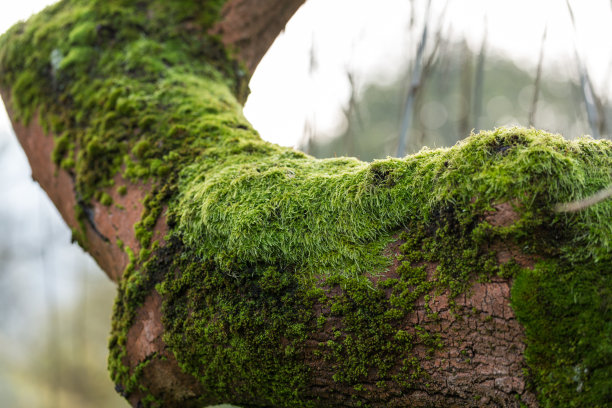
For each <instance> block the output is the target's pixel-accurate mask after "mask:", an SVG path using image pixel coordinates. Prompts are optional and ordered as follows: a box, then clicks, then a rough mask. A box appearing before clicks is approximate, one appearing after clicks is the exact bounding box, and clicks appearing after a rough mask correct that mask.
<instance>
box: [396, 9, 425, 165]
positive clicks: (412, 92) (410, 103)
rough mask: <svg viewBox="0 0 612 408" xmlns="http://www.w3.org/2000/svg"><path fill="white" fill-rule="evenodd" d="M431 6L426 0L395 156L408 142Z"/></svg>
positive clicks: (403, 152)
mask: <svg viewBox="0 0 612 408" xmlns="http://www.w3.org/2000/svg"><path fill="white" fill-rule="evenodd" d="M430 7H431V0H428V1H427V8H426V9H425V22H424V26H423V34H422V35H421V42H420V43H419V46H418V48H417V53H416V60H415V63H414V69H413V71H412V80H411V81H410V89H409V90H408V97H407V99H406V105H405V109H404V116H403V119H402V128H401V130H400V137H399V145H398V146H397V157H402V156H404V155H405V154H406V145H407V144H408V132H409V130H410V127H411V126H412V116H413V114H414V112H413V111H414V100H415V98H416V93H417V91H418V90H419V88H420V87H421V79H422V70H423V53H424V51H425V45H426V44H427V34H428V26H429V10H430Z"/></svg>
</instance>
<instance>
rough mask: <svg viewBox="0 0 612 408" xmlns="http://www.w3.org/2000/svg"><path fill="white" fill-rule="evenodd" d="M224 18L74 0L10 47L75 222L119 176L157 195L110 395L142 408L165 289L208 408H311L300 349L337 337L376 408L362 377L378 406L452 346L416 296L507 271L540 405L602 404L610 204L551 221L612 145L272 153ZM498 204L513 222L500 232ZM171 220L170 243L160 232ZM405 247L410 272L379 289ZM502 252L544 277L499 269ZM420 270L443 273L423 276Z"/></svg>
mask: <svg viewBox="0 0 612 408" xmlns="http://www.w3.org/2000/svg"><path fill="white" fill-rule="evenodd" d="M221 3H222V2H221V1H211V2H204V3H202V2H201V1H195V0H194V1H191V0H183V1H176V2H166V1H148V2H138V1H127V0H111V1H101V0H89V1H87V0H83V1H76V0H64V1H61V2H60V3H58V4H57V5H55V6H52V7H50V8H48V9H47V10H45V11H44V12H43V13H41V14H40V15H38V16H36V17H34V18H32V19H31V20H30V21H28V22H27V23H22V24H19V25H17V26H15V27H13V28H12V29H11V30H10V31H9V32H8V33H7V34H5V35H4V36H3V37H2V38H1V39H0V85H1V86H2V87H4V88H11V89H12V91H13V98H12V104H13V107H14V108H15V110H16V112H17V114H18V116H19V118H20V119H21V120H22V121H24V122H28V121H29V120H31V119H32V117H33V115H34V114H35V113H36V112H38V114H39V115H40V121H41V123H42V124H43V125H44V126H46V127H47V128H48V129H49V130H51V131H52V132H53V134H54V135H55V137H56V139H55V141H56V148H55V151H54V153H53V160H54V162H55V163H57V164H58V166H61V167H62V168H63V169H65V170H67V171H68V172H70V173H71V174H72V175H73V176H74V178H75V181H76V188H77V192H76V193H77V198H78V201H79V203H80V208H79V209H78V210H77V213H78V214H85V213H86V212H87V211H86V207H87V206H88V205H89V203H90V202H91V200H98V201H99V202H102V203H103V204H106V205H111V204H112V203H111V200H110V196H109V195H108V192H107V191H108V189H111V188H117V189H118V192H119V193H121V194H124V193H125V191H126V190H125V187H123V186H115V185H114V181H113V180H114V179H115V177H116V176H117V174H121V175H122V176H123V177H124V178H126V179H128V180H132V181H142V182H145V183H146V184H147V185H149V186H150V188H151V190H150V194H149V195H148V197H147V198H146V200H145V203H144V205H145V212H144V214H143V215H142V218H141V220H140V222H139V223H138V224H137V225H136V231H135V233H136V236H137V237H138V238H139V240H140V242H141V244H142V250H141V252H140V253H138V254H134V253H133V249H132V248H128V247H126V246H123V244H122V243H118V245H120V246H121V247H122V248H123V249H124V250H125V251H126V252H127V253H128V254H129V255H130V259H131V263H130V265H129V266H128V268H127V270H126V271H125V273H124V275H123V278H122V280H121V282H120V284H119V294H118V297H117V302H116V306H115V314H114V320H113V333H112V335H111V342H110V348H111V357H110V363H109V366H110V370H111V372H112V376H113V379H114V380H115V381H116V382H117V383H118V389H119V390H121V392H123V393H124V394H126V395H127V394H130V393H131V392H134V391H138V392H140V393H144V394H146V393H147V390H144V389H142V386H141V385H140V384H139V376H140V373H141V372H142V368H143V367H142V366H141V367H139V368H138V369H136V370H133V371H130V369H129V368H128V367H126V366H125V361H124V357H125V343H126V334H127V331H128V329H129V327H130V326H131V324H132V319H133V318H134V315H135V310H136V309H137V308H138V306H140V305H141V304H142V302H143V301H144V299H145V297H146V295H147V294H148V293H150V291H151V290H153V289H154V288H155V289H156V290H158V292H160V293H161V294H162V297H163V311H164V317H163V321H164V325H165V329H166V335H165V338H164V340H165V341H166V343H167V345H168V346H169V348H170V349H171V350H172V351H173V353H174V355H175V356H176V358H177V361H178V362H179V364H180V366H181V367H182V368H183V370H185V371H186V372H189V373H191V374H193V375H194V376H195V377H196V378H197V379H198V380H199V382H200V383H201V385H202V387H203V388H204V389H205V390H206V392H207V394H206V395H204V396H202V397H201V402H202V403H204V402H212V401H221V400H223V399H226V398H227V399H230V398H231V397H230V394H231V391H235V394H233V395H234V400H236V401H246V400H247V398H248V397H250V398H252V399H251V401H250V404H259V405H277V406H308V405H317V401H316V400H314V399H312V398H311V397H308V393H307V392H306V391H307V388H306V387H307V386H308V384H311V378H310V376H311V375H312V370H311V367H309V366H307V365H306V364H305V363H304V361H303V360H304V353H305V352H306V348H307V344H311V343H309V342H308V341H309V340H313V339H314V338H315V337H316V333H318V332H319V331H320V330H322V328H323V327H325V328H326V329H327V328H328V327H327V326H326V325H329V324H328V323H327V322H332V321H333V322H337V323H334V326H333V327H331V328H329V329H331V330H332V335H333V339H330V340H329V341H327V342H322V343H321V344H318V346H317V350H316V353H318V356H320V358H321V359H323V360H325V361H326V362H328V363H329V364H330V365H331V367H332V368H333V370H335V375H333V379H334V381H336V382H337V383H340V384H342V385H347V386H350V387H351V388H352V389H353V390H354V391H355V393H356V394H355V404H356V405H358V404H359V403H364V402H366V401H367V400H368V398H369V397H371V395H368V392H369V391H366V390H365V387H364V386H363V384H362V383H364V382H365V381H366V376H367V374H368V373H369V372H371V371H373V372H376V373H377V375H378V377H379V378H380V381H379V382H378V383H377V387H379V388H380V389H381V390H382V389H384V388H385V387H386V386H387V385H388V382H395V383H397V384H401V386H402V387H404V388H405V389H410V388H411V387H413V386H414V385H415V384H417V383H423V381H425V382H426V379H424V378H423V373H422V370H421V367H420V362H419V361H418V359H416V357H415V354H414V353H413V350H412V347H413V344H414V343H415V342H417V341H419V342H421V343H424V344H426V345H427V347H428V348H429V349H430V350H431V351H435V350H437V349H438V348H440V347H444V345H443V344H440V342H439V341H438V338H437V337H436V334H435V333H427V332H425V331H424V330H418V328H417V332H418V334H417V335H416V336H417V337H418V338H415V337H412V336H411V335H409V334H408V333H407V332H405V331H403V330H401V328H400V323H401V322H402V321H403V320H404V319H405V318H406V316H407V315H408V314H409V313H410V312H411V311H412V310H413V307H414V304H415V302H416V301H417V300H418V299H419V298H421V297H425V299H426V300H427V299H428V298H427V296H430V295H432V294H433V295H435V293H438V292H440V291H446V290H448V291H450V293H451V294H453V295H457V294H460V293H463V292H464V291H466V290H467V289H468V288H469V285H470V284H471V282H473V281H474V280H475V279H480V280H486V279H489V278H490V277H492V276H495V275H501V276H505V277H508V278H514V279H515V285H514V288H513V292H512V304H513V307H514V310H515V311H516V314H517V316H518V318H519V319H520V321H521V322H522V323H523V324H524V325H525V329H526V334H527V342H528V345H527V350H526V353H525V358H526V361H527V364H528V366H529V373H528V374H529V378H531V380H532V387H533V388H534V389H535V391H537V393H538V395H539V398H540V400H541V402H542V404H543V405H544V406H601V407H603V406H606V404H608V403H609V402H610V400H611V399H612V390H611V388H610V383H609V381H608V379H609V378H610V377H611V376H612V372H611V370H612V368H611V367H612V345H611V338H612V326H611V324H610V322H611V321H612V315H611V314H612V311H611V310H612V307H611V306H610V304H612V303H610V302H609V299H610V295H611V294H610V289H609V288H610V283H611V282H610V279H611V278H610V276H612V274H611V272H610V271H612V255H611V254H612V253H611V245H612V243H611V241H610V237H611V236H612V231H611V229H612V222H611V221H612V204H611V203H610V202H609V201H608V202H603V203H600V204H597V205H595V206H593V207H590V208H588V209H586V210H584V211H581V212H579V213H573V214H568V213H556V212H554V210H553V209H554V206H555V204H557V203H560V202H567V201H571V200H574V199H578V198H582V197H584V196H587V195H589V194H592V193H594V192H596V191H598V190H599V189H601V188H604V187H606V186H608V185H609V184H610V183H611V180H612V179H611V177H610V174H611V172H612V143H610V142H608V141H594V140H592V139H589V138H581V139H578V140H576V141H566V140H564V139H563V138H562V137H561V136H557V135H551V134H548V133H545V132H540V131H536V130H533V129H531V130H528V129H519V128H512V129H497V130H495V131H492V132H483V133H481V134H478V135H472V136H470V137H469V138H468V139H466V140H465V141H463V142H460V143H458V144H457V145H456V146H454V147H452V148H449V149H439V150H427V149H425V150H423V151H421V152H419V153H417V154H415V155H412V156H409V157H406V158H403V159H391V158H389V159H386V160H378V161H374V162H373V163H363V162H360V161H358V160H355V159H347V158H339V159H329V160H316V159H314V158H312V157H309V156H307V155H304V154H302V153H299V152H296V151H294V150H291V149H286V148H280V147H278V146H275V145H272V144H269V143H266V142H263V141H261V140H260V138H259V136H258V135H257V133H256V132H255V131H254V130H253V129H252V128H251V127H250V125H249V124H248V123H247V121H246V120H245V119H244V117H243V116H242V113H241V106H240V104H239V102H238V100H242V99H243V98H244V96H245V95H244V94H243V93H242V92H241V91H240V90H241V89H244V83H245V82H244V81H245V80H246V79H245V78H244V73H243V71H242V70H241V69H240V67H239V65H238V64H236V63H235V62H233V61H232V59H231V57H230V56H229V55H228V53H227V52H226V50H225V49H224V48H223V47H222V46H221V45H220V42H219V41H218V40H217V39H215V38H214V37H211V36H210V35H208V34H207V29H208V28H209V27H210V26H211V25H212V24H213V22H214V21H215V20H216V18H217V14H218V11H219V7H220V5H221ZM501 203H510V204H511V205H512V207H513V208H514V211H515V212H516V213H517V214H518V219H517V220H516V221H515V222H513V223H512V224H511V225H507V226H494V225H491V224H489V223H488V222H487V221H486V216H485V215H486V214H487V213H488V212H491V211H494V205H496V204H501ZM164 205H165V206H166V207H167V208H168V213H167V220H168V225H169V227H170V232H169V233H168V236H167V237H166V241H167V242H168V244H167V245H166V246H165V247H163V248H161V247H160V246H159V244H158V243H152V242H151V237H152V228H153V226H154V225H155V222H156V221H157V219H158V217H159V216H160V215H161V210H162V207H163V206H164ZM84 208H85V209H84ZM400 232H401V238H402V239H403V240H404V241H405V244H404V245H403V246H402V253H403V255H402V256H403V258H402V262H403V264H402V265H401V266H400V268H399V269H398V270H397V274H398V277H397V278H394V279H387V280H378V281H377V280H376V279H371V277H372V275H377V274H382V273H383V272H384V271H385V268H386V267H387V266H388V265H389V261H390V260H389V259H387V258H386V257H385V256H383V250H384V248H385V247H386V246H387V244H389V243H390V242H392V241H393V240H397V239H398V238H397V233H400ZM491 240H499V241H504V242H509V243H513V244H515V245H517V246H518V248H519V249H520V250H521V251H522V252H523V253H525V254H528V255H533V256H534V257H536V258H537V259H539V260H540V261H538V262H537V263H536V265H535V267H534V268H533V270H531V269H521V268H520V267H519V266H518V265H517V264H512V263H511V264H506V265H502V266H500V265H498V264H497V262H496V258H495V256H494V254H493V253H491V252H489V251H488V250H486V247H487V246H486V245H485V244H486V243H487V242H489V241H491ZM84 244H86V243H84ZM423 263H430V264H436V265H437V268H436V270H435V273H433V276H432V277H428V276H427V273H425V270H424V269H423V267H422V264H423ZM376 281H377V282H378V283H374V282H376ZM398 361H401V364H400V365H401V367H400V369H399V371H397V370H395V371H394V369H395V368H397V367H396V365H397V362H398ZM144 364H147V363H144ZM143 403H146V404H148V405H149V406H155V404H156V402H155V397H154V396H149V397H148V398H147V399H145V400H144V401H143Z"/></svg>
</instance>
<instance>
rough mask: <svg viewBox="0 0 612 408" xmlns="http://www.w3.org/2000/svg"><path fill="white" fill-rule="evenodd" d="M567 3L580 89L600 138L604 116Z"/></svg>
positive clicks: (595, 136) (596, 134) (592, 126)
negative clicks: (596, 101)
mask: <svg viewBox="0 0 612 408" xmlns="http://www.w3.org/2000/svg"><path fill="white" fill-rule="evenodd" d="M565 4H567V10H568V11H569V15H570V20H571V21H572V28H573V30H574V56H575V58H576V64H577V65H578V72H579V74H580V89H581V90H582V96H583V98H584V103H585V105H586V112H587V117H588V120H589V127H590V128H591V133H592V136H593V137H594V138H595V139H599V138H600V131H599V128H600V127H603V122H602V121H603V118H602V117H601V116H600V115H599V112H598V111H597V107H596V106H595V99H596V96H595V92H594V90H593V87H592V86H591V81H590V79H589V74H588V72H587V70H586V67H585V65H584V63H583V62H582V58H581V56H580V53H579V51H578V38H577V37H578V35H577V29H576V20H575V18H574V11H573V10H572V5H571V4H570V2H569V0H565Z"/></svg>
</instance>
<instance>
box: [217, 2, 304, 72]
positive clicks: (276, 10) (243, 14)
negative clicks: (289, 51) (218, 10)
mask: <svg viewBox="0 0 612 408" xmlns="http://www.w3.org/2000/svg"><path fill="white" fill-rule="evenodd" d="M304 1H305V0H272V1H271V0H232V1H229V2H227V4H226V5H225V6H224V7H223V11H222V14H221V21H219V22H218V23H217V24H216V25H215V26H214V27H213V29H212V30H211V33H213V34H219V35H221V37H222V39H223V43H224V44H225V45H226V46H229V47H234V48H235V49H236V50H237V55H238V58H239V59H240V60H241V61H243V62H244V63H245V65H246V67H247V69H248V70H249V72H251V73H253V72H255V68H256V67H257V64H259V61H260V60H261V58H262V57H263V56H264V54H265V53H266V51H268V48H270V46H271V45H272V43H273V42H274V40H275V39H276V37H277V36H278V34H279V33H280V32H281V31H282V30H284V29H285V24H287V21H289V19H290V18H291V16H292V15H293V14H294V13H295V12H296V10H297V9H298V8H299V7H300V6H301V5H302V4H304Z"/></svg>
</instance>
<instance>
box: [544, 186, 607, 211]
mask: <svg viewBox="0 0 612 408" xmlns="http://www.w3.org/2000/svg"><path fill="white" fill-rule="evenodd" d="M609 197H612V186H609V187H606V188H605V189H603V190H600V191H598V192H597V193H595V194H593V195H592V196H590V197H587V198H583V199H582V200H576V201H572V202H570V203H560V204H556V205H555V207H554V208H555V211H556V212H576V211H580V210H584V209H585V208H588V207H591V206H593V205H595V204H597V203H600V202H602V201H603V200H605V199H607V198H609Z"/></svg>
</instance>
